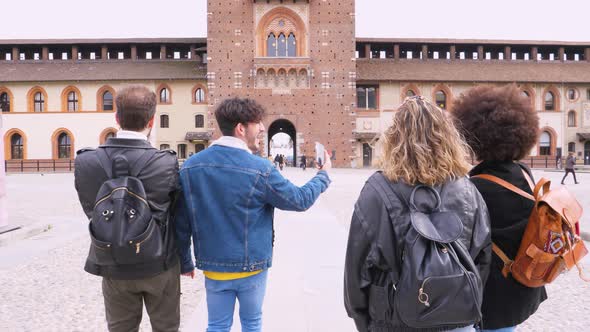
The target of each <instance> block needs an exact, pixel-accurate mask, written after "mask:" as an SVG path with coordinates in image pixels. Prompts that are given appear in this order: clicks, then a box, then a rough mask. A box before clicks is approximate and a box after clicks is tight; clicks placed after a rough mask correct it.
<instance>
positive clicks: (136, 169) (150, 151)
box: [129, 148, 158, 177]
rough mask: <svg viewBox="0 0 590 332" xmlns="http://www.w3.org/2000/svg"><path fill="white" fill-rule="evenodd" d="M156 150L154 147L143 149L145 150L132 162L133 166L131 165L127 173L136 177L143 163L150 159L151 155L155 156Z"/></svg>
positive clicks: (143, 165)
mask: <svg viewBox="0 0 590 332" xmlns="http://www.w3.org/2000/svg"><path fill="white" fill-rule="evenodd" d="M157 152H158V150H157V149H155V148H152V149H147V150H145V152H144V153H142V154H141V156H140V157H139V158H137V160H136V161H135V163H133V166H131V170H130V171H129V175H131V176H133V177H138V176H139V174H140V173H141V171H142V170H143V169H144V167H145V164H146V163H147V162H148V161H149V160H150V159H152V157H153V156H155V155H156V153H157Z"/></svg>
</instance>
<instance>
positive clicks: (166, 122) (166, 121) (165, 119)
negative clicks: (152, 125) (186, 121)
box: [160, 114, 170, 128]
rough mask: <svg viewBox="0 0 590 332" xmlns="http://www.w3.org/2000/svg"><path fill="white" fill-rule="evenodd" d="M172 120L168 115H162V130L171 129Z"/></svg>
mask: <svg viewBox="0 0 590 332" xmlns="http://www.w3.org/2000/svg"><path fill="white" fill-rule="evenodd" d="M169 122H170V119H169V117H168V115H166V114H162V115H160V128H169V127H170V123H169Z"/></svg>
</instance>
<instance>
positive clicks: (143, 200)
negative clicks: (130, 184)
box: [94, 187, 149, 208]
mask: <svg viewBox="0 0 590 332" xmlns="http://www.w3.org/2000/svg"><path fill="white" fill-rule="evenodd" d="M119 190H125V191H126V192H127V193H128V194H129V195H131V196H133V197H135V198H137V199H139V200H140V201H142V202H143V203H145V205H147V206H149V204H148V202H147V201H146V200H145V199H143V197H141V196H139V195H138V194H136V193H134V192H132V191H130V190H129V189H127V187H117V188H115V189H113V190H112V191H111V192H110V193H109V194H108V195H106V196H104V197H103V198H101V199H99V200H98V201H97V202H96V204H94V207H95V208H96V206H97V205H98V204H100V203H102V202H104V201H105V200H106V199H107V198H109V197H110V196H112V195H113V194H114V193H115V191H119Z"/></svg>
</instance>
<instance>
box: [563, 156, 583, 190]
mask: <svg viewBox="0 0 590 332" xmlns="http://www.w3.org/2000/svg"><path fill="white" fill-rule="evenodd" d="M575 165H576V156H575V155H574V153H573V152H570V153H569V155H568V156H567V159H566V160H565V175H564V176H563V179H561V184H565V183H563V181H565V178H566V177H567V175H568V174H569V173H572V174H573V175H574V182H575V183H576V184H578V183H579V182H578V180H576V171H575V169H574V167H575Z"/></svg>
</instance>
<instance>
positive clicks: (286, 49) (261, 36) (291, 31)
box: [256, 7, 307, 57]
mask: <svg viewBox="0 0 590 332" xmlns="http://www.w3.org/2000/svg"><path fill="white" fill-rule="evenodd" d="M305 31H306V25H305V23H304V22H303V20H302V19H301V17H300V16H299V15H298V14H297V13H296V12H294V11H293V10H291V9H288V8H286V7H278V8H276V9H274V10H271V11H270V12H268V13H267V14H266V15H264V16H263V17H262V18H261V19H260V21H259V22H258V27H257V29H256V38H257V52H256V53H257V56H259V57H302V56H307V49H306V46H305V45H306V33H305Z"/></svg>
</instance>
